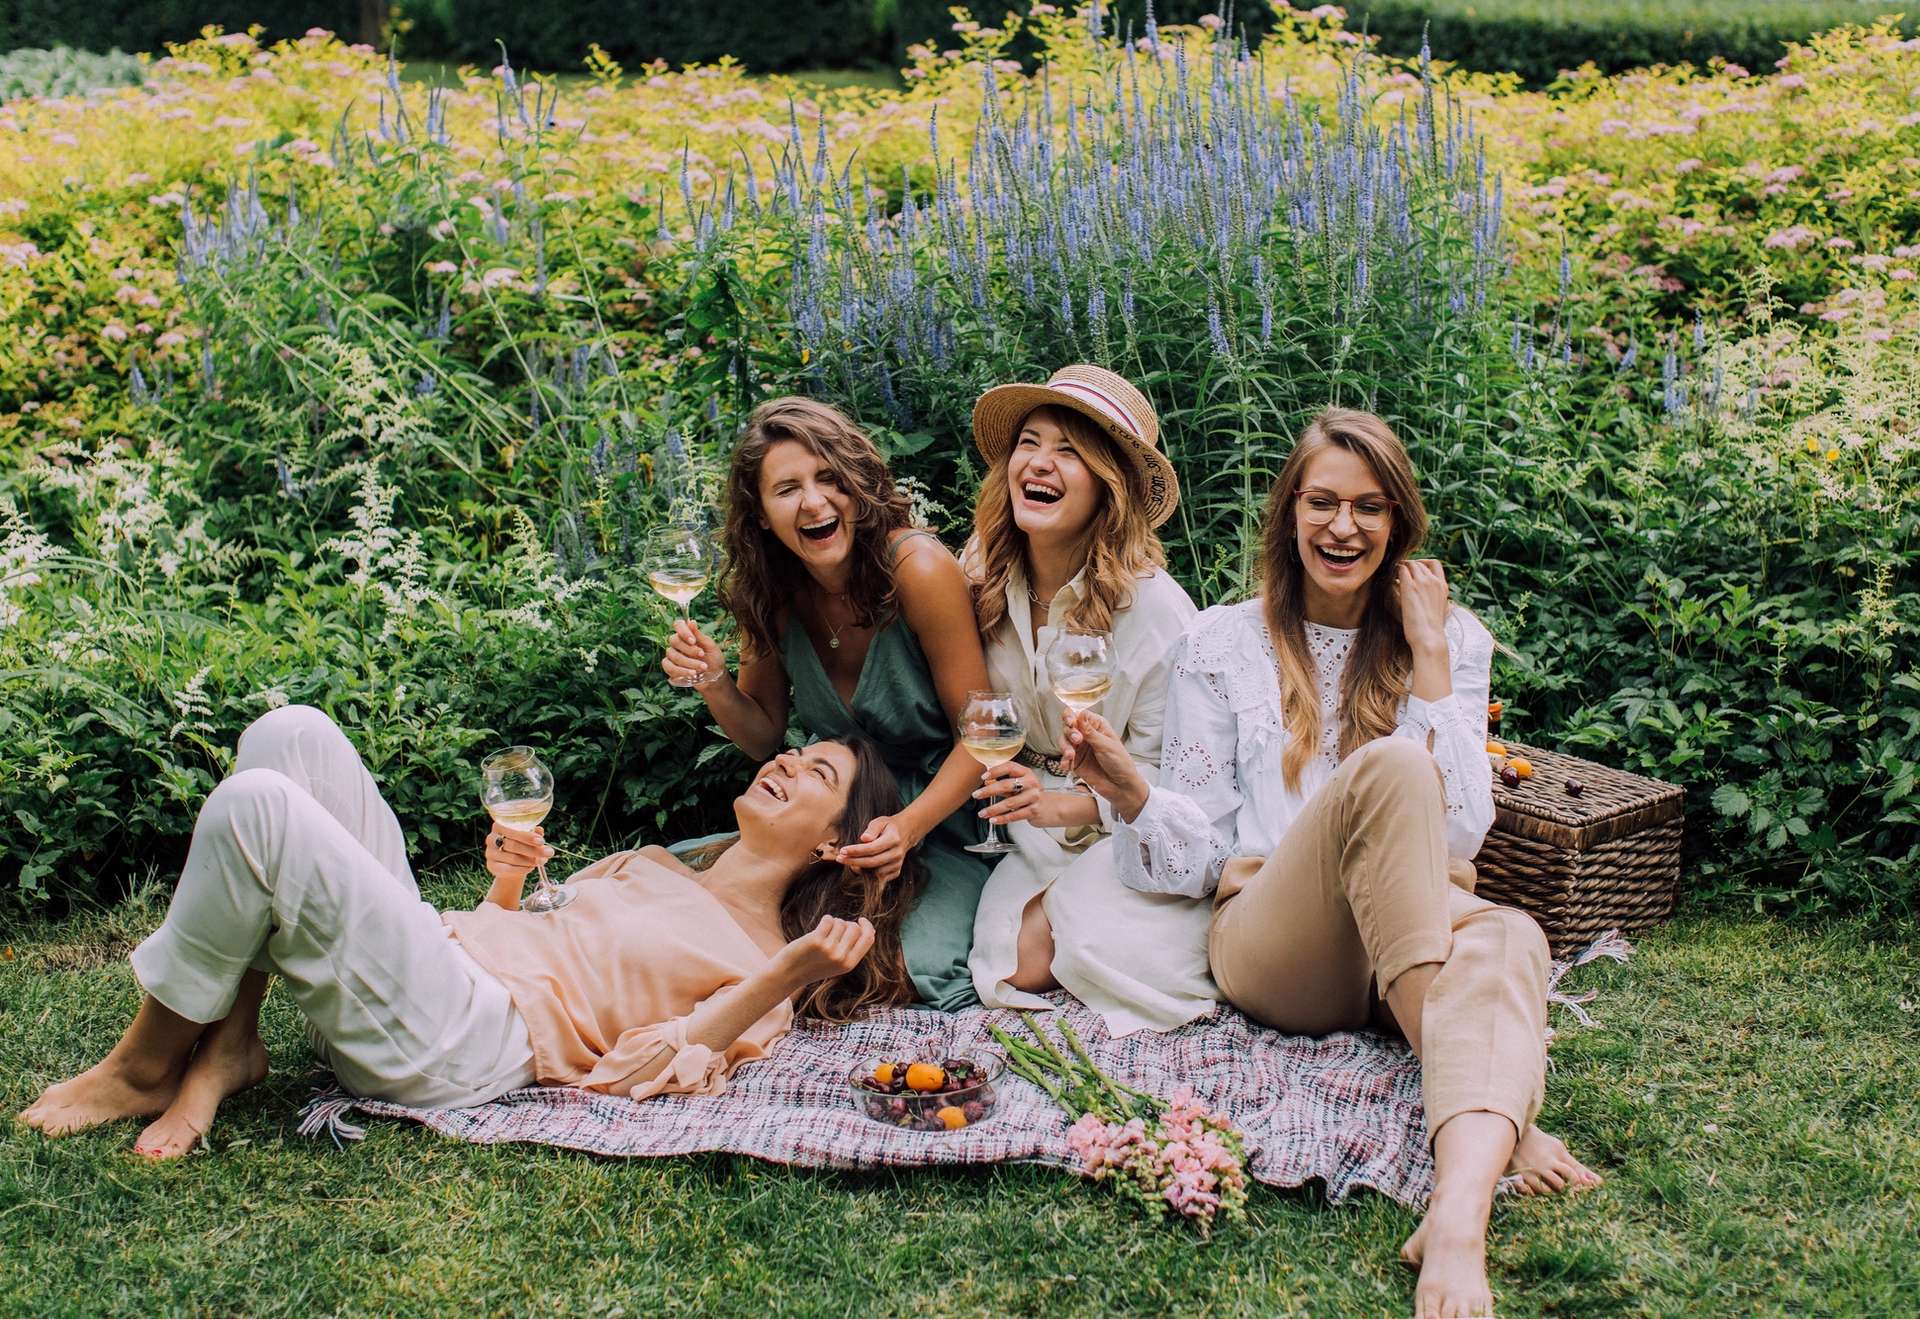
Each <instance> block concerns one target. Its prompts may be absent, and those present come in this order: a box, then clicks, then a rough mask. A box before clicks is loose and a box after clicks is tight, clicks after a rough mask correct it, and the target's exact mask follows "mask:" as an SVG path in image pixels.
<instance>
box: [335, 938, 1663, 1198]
mask: <svg viewBox="0 0 1920 1319" xmlns="http://www.w3.org/2000/svg"><path fill="white" fill-rule="evenodd" d="M1631 953H1632V946H1631V945H1630V944H1628V943H1627V942H1626V941H1625V940H1624V939H1621V938H1619V937H1618V933H1617V932H1616V931H1612V930H1609V931H1608V932H1607V933H1606V934H1604V935H1602V936H1601V937H1600V938H1598V939H1596V940H1595V941H1594V942H1593V944H1592V945H1591V946H1590V947H1588V948H1587V949H1586V950H1585V951H1584V952H1582V953H1580V954H1579V955H1578V956H1577V957H1574V958H1571V959H1568V960H1566V961H1556V962H1555V963H1553V967H1552V970H1551V972H1550V973H1549V976H1548V997H1549V999H1550V1000H1551V1001H1552V1002H1554V1003H1557V1004H1560V1005H1561V1006H1563V1007H1565V1008H1566V1009H1567V1010H1568V1011H1570V1012H1571V1013H1572V1014H1573V1015H1574V1016H1575V1017H1576V1018H1577V1019H1578V1020H1579V1021H1580V1022H1581V1023H1582V1024H1584V1025H1592V1024H1594V1023H1593V1019H1592V1017H1591V1016H1589V1015H1588V1013H1587V1012H1586V1010H1585V1007H1584V1005H1585V1004H1587V1003H1588V1002H1590V1001H1591V1000H1592V999H1593V997H1594V992H1593V991H1591V990H1588V991H1587V992H1585V993H1581V994H1567V993H1565V992H1563V991H1562V990H1561V988H1560V984H1561V980H1562V978H1563V977H1564V976H1565V975H1566V973H1567V972H1568V971H1569V970H1571V969H1572V968H1574V967H1576V966H1580V965H1582V964H1584V963H1587V962H1590V961H1592V960H1594V959H1595V958H1597V957H1609V958H1613V959H1614V960H1616V961H1622V962H1624V961H1626V960H1627V959H1628V957H1629V956H1630V955H1631ZM1047 997H1048V998H1050V999H1051V1000H1052V1001H1053V1002H1054V1003H1055V1005H1056V1011H1055V1012H1054V1013H1043V1014H1038V1015H1039V1016H1040V1017H1041V1019H1042V1020H1043V1021H1047V1020H1052V1021H1057V1020H1059V1019H1060V1018H1061V1017H1064V1018H1065V1020H1066V1021H1067V1022H1068V1023H1069V1024H1071V1025H1072V1027H1073V1029H1074V1030H1075V1031H1076V1032H1077V1033H1078V1034H1079V1036H1080V1039H1081V1041H1082V1042H1083V1043H1084V1044H1085V1045H1086V1046H1087V1050H1088V1052H1089V1053H1090V1054H1091V1055H1092V1056H1093V1059H1094V1061H1095V1062H1096V1063H1098V1064H1099V1066H1100V1069H1101V1070H1102V1071H1104V1072H1106V1073H1107V1075H1109V1076H1111V1077H1113V1078H1114V1079H1116V1080H1119V1081H1122V1082H1125V1083H1127V1084H1129V1085H1132V1086H1134V1087H1136V1088H1138V1089H1141V1090H1145V1091H1148V1092H1150V1093H1152V1094H1157V1095H1162V1096H1170V1095H1172V1094H1173V1092H1174V1091H1175V1090H1176V1089H1178V1088H1179V1087H1181V1086H1183V1085H1184V1086H1191V1087H1192V1088H1193V1092H1194V1094H1195V1095H1196V1096H1198V1097H1199V1098H1200V1099H1201V1100H1202V1101H1203V1102H1204V1103H1205V1104H1206V1105H1207V1106H1208V1107H1209V1108H1212V1109H1214V1110H1215V1111H1216V1112H1220V1113H1224V1114H1226V1115H1227V1117H1228V1118H1230V1119H1231V1120H1232V1121H1233V1124H1234V1125H1235V1126H1237V1127H1238V1128H1239V1129H1240V1131H1241V1132H1242V1133H1243V1134H1244V1135H1245V1137H1246V1149H1247V1172H1248V1174H1249V1175H1251V1176H1252V1177H1254V1178H1256V1179H1258V1180H1259V1181H1262V1182H1265V1183H1267V1184H1268V1185H1269V1186H1283V1187H1293V1186H1304V1185H1306V1184H1307V1183H1308V1182H1310V1181H1316V1180H1317V1181H1320V1182H1323V1183H1325V1185H1326V1192H1327V1199H1328V1200H1330V1201H1332V1202H1333V1203H1335V1204H1338V1203H1339V1202H1340V1201H1342V1200H1344V1199H1346V1198H1347V1196H1349V1195H1351V1194H1352V1193H1353V1192H1354V1191H1356V1190H1358V1189H1361V1188H1363V1187H1364V1188H1368V1189H1371V1190H1374V1191H1378V1192H1379V1193H1380V1194H1382V1195H1386V1196H1390V1197H1392V1198H1393V1199H1395V1200H1397V1201H1399V1202H1400V1203H1401V1204H1404V1205H1409V1206H1414V1207H1418V1206H1420V1205H1423V1204H1424V1203H1426V1199H1427V1196H1428V1194H1429V1193H1430V1192H1431V1191H1432V1189H1433V1159H1432V1157H1431V1155H1430V1153H1429V1151H1428V1149H1427V1139H1426V1130H1427V1128H1426V1111H1425V1108H1424V1106H1423V1104H1422V1102H1421V1098H1420V1064H1419V1060H1418V1059H1416V1058H1415V1057H1414V1056H1413V1054H1412V1052H1411V1051H1410V1050H1409V1049H1408V1048H1407V1046H1406V1045H1405V1044H1404V1043H1403V1042H1402V1041H1400V1040H1398V1039H1396V1038H1393V1037H1390V1036H1387V1035H1382V1034H1378V1033H1375V1032H1373V1031H1348V1032H1342V1033H1340V1034H1336V1035H1324V1036H1319V1037H1312V1036H1305V1035H1283V1034H1281V1033H1280V1032H1279V1031H1276V1030H1270V1029H1268V1028H1267V1027H1264V1026H1260V1025H1257V1024H1256V1023H1254V1022H1253V1021H1252V1020H1250V1019H1249V1018H1247V1017H1245V1016H1242V1015H1241V1014H1240V1013H1238V1012H1236V1011H1234V1010H1233V1009H1232V1008H1231V1007H1228V1006H1227V1005H1226V1004H1224V1003H1223V1004H1221V1005H1220V1006H1219V1007H1217V1008H1216V1009H1215V1010H1214V1013H1213V1015H1212V1016H1210V1017H1207V1018H1204V1019H1202V1020H1200V1021H1196V1022H1191V1023H1189V1024H1188V1025H1186V1026H1182V1027H1181V1028H1180V1029H1179V1030H1175V1031H1169V1032H1166V1033H1164V1034H1161V1033H1156V1032H1154V1031H1138V1032H1136V1033H1134V1034H1132V1035H1128V1036H1126V1037H1124V1038H1121V1039H1114V1038H1113V1037H1112V1036H1111V1035H1109V1034H1108V1033H1107V1028H1106V1025H1105V1024H1104V1023H1103V1022H1102V1021H1101V1019H1100V1016H1099V1014H1098V1013H1096V1012H1094V1011H1093V1010H1092V1009H1090V1008H1088V1007H1085V1006H1084V1005H1082V1004H1081V1003H1080V1002H1078V1001H1077V1000H1076V999H1074V998H1073V997H1072V996H1070V995H1068V994H1065V993H1054V994H1050V995H1048V996H1047ZM989 1023H992V1024H995V1025H998V1026H999V1027H1000V1028H1001V1029H1002V1030H1004V1031H1006V1032H1007V1033H1008V1034H1010V1035H1012V1036H1014V1037H1015V1038H1016V1039H1018V1038H1021V1037H1022V1035H1023V1027H1022V1026H1021V1025H1020V1021H1019V1017H1018V1015H1017V1014H1016V1013H1012V1012H1007V1011H1002V1010H990V1009H987V1008H972V1009H969V1010H967V1011H965V1012H957V1013H953V1014H947V1013H942V1012H929V1011H924V1010H919V1009H913V1008H903V1009H895V1010H893V1011H888V1012H880V1013H875V1014H874V1015H872V1016H870V1017H868V1018H866V1019H865V1020H862V1021H858V1022H854V1023H852V1024H850V1025H844V1026H836V1025H827V1024H825V1023H822V1022H817V1021H804V1020H803V1021H801V1022H799V1023H798V1024H797V1025H796V1026H795V1027H794V1030H793V1032H792V1033H791V1034H789V1035H788V1036H787V1037H786V1038H785V1039H783V1040H782V1041H781V1042H780V1043H779V1045H778V1046H777V1047H776V1048H775V1049H774V1051H773V1053H772V1055H771V1056H770V1057H768V1058H765V1059H762V1060H761V1061H758V1062H753V1063H748V1064H746V1065H745V1066H743V1067H741V1068H740V1069H739V1070H738V1071H736V1072H735V1073H734V1074H733V1076H732V1077H731V1078H730V1079H729V1080H728V1082H727V1089H726V1092H725V1093H724V1094H720V1095H690V1096H689V1095H663V1096H660V1097H657V1098H654V1099H648V1100H645V1101H635V1100H632V1099H624V1098H616V1097H615V1096H612V1095H601V1094H593V1093H590V1092H588V1091H585V1090H573V1089H567V1088H560V1087H556V1088H546V1087H536V1088H533V1089H528V1090H515V1091H513V1092H512V1093H510V1094H507V1095H503V1096H501V1097H500V1098H499V1099H496V1100H495V1101H494V1102H492V1103H490V1104H481V1105H479V1106H478V1107H476V1108H408V1107H406V1106H405V1105H403V1104H390V1103H387V1102H385V1101H382V1100H374V1099H359V1098H355V1097H354V1096H351V1095H347V1094H345V1093H343V1092H341V1091H340V1090H338V1089H333V1090H330V1091H328V1092H325V1093H322V1094H319V1095H317V1096H316V1097H315V1098H314V1100H313V1102H312V1103H310V1104H308V1105H307V1107H306V1109H305V1110H304V1112H303V1113H302V1121H301V1124H300V1131H301V1133H302V1134H304V1135H313V1136H317V1135H321V1134H330V1135H332V1136H333V1137H334V1138H335V1139H336V1140H342V1139H346V1140H357V1139H359V1138H360V1136H361V1135H362V1134H363V1128H360V1127H357V1126H355V1125H353V1124H352V1123H351V1122H349V1121H348V1120H347V1114H349V1113H350V1112H353V1111H355V1110H357V1111H359V1112H361V1113H366V1114H370V1115H373V1116H377V1117H397V1118H406V1119H408V1120H410V1121H414V1122H418V1123H420V1124H422V1125H423V1126H426V1127H429V1128H431V1129H432V1130H434V1131H437V1132H439V1133H441V1134H442V1135H446V1136H453V1137H456V1138H458V1139H460V1140H464V1141H470V1142H472V1143H474V1144H479V1145H492V1144H499V1143H503V1142H511V1141H528V1142H533V1143H536V1144H543V1145H557V1146H561V1147H564V1148H566V1149H576V1150H585V1151H588V1152H589V1153H593V1154H603V1155H609V1156H613V1157H619V1158H637V1157H641V1156H646V1155H661V1154H698V1153H725V1154H749V1155H752V1156H753V1157H755V1158H758V1159H766V1160H769V1161H771V1162H774V1163H789V1164H796V1165H799V1166H801V1167H807V1168H857V1169H873V1168H913V1167H927V1166H933V1165H943V1164H960V1163H999V1162H1004V1161H1010V1160H1011V1161H1018V1162H1024V1163H1044V1164H1052V1165H1054V1166H1055V1167H1060V1168H1069V1169H1074V1170H1078V1167H1079V1161H1078V1160H1077V1159H1076V1158H1075V1157H1074V1155H1073V1152H1072V1151H1071V1150H1070V1149H1069V1148H1068V1146H1067V1139H1066V1134H1067V1125H1068V1122H1067V1117H1066V1114H1065V1113H1064V1112H1062V1111H1061V1109H1060V1107H1059V1106H1058V1105H1057V1104H1055V1103H1054V1102H1053V1100H1052V1099H1051V1098H1050V1097H1049V1096H1048V1095H1047V1093H1046V1092H1045V1091H1043V1090H1041V1089H1040V1088H1039V1087H1037V1086H1035V1085H1032V1084H1030V1083H1028V1082H1026V1081H1023V1080H1021V1079H1020V1078H1019V1077H1017V1076H1015V1075H1013V1073H1011V1072H1008V1073H1007V1074H1006V1076H1005V1079H1004V1082H1003V1083H1002V1084H1001V1085H1000V1087H999V1090H1000V1102H999V1105H998V1106H997V1108H996V1109H995V1111H994V1113H993V1115H992V1116H991V1117H989V1118H987V1119H986V1120H984V1121H982V1122H979V1123H976V1124H974V1125H972V1126H969V1127H966V1128H963V1129H961V1130H959V1131H951V1132H918V1131H907V1130H902V1129H901V1128H898V1127H890V1126H886V1125H883V1124H881V1123H878V1122H875V1121H873V1120H871V1119H870V1118H868V1117H867V1116H866V1115H865V1114H864V1113H861V1112H860V1111H858V1110H856V1109H855V1108H854V1106H853V1100H852V1098H851V1095H850V1092H849V1090H848V1088H847V1081H846V1077H847V1073H848V1072H849V1071H850V1070H851V1069H852V1068H853V1067H854V1066H856V1065H859V1064H861V1063H863V1062H867V1061H870V1060H874V1059H880V1058H977V1057H980V1056H981V1055H983V1054H987V1053H991V1054H994V1055H996V1056H998V1055H1000V1054H1001V1053H1002V1052H1003V1051H1002V1050H1001V1048H1000V1045H999V1044H998V1042H997V1041H995V1040H994V1038H993V1036H992V1035H991V1034H989V1033H988V1030H987V1026H988V1024H989ZM1049 1034H1050V1035H1052V1036H1054V1037H1055V1038H1057V1037H1058V1032H1057V1031H1055V1030H1049ZM1547 1034H1548V1038H1549V1039H1551V1038H1552V1035H1553V1032H1552V1031H1551V1030H1549V1031H1548V1032H1547Z"/></svg>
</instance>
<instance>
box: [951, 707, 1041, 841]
mask: <svg viewBox="0 0 1920 1319" xmlns="http://www.w3.org/2000/svg"><path fill="white" fill-rule="evenodd" d="M1026 744H1027V726H1026V724H1025V723H1024V722H1023V721H1022V720H1021V718H1020V706H1019V703H1018V702H1017V701H1015V700H1014V699H1013V693H1012V692H996V691H973V692H968V693H967V704H966V708H965V709H963V710H961V711H960V745H961V746H963V747H965V748H966V749H967V751H968V753H969V754H971V755H972V756H973V758H974V759H975V760H977V761H979V762H980V764H981V765H982V767H983V770H982V774H981V777H982V778H983V779H984V778H985V777H986V775H985V771H986V770H990V769H992V768H993V767H994V766H995V765H1004V764H1005V763H1006V762H1007V761H1009V760H1012V759H1013V758H1014V757H1015V756H1017V755H1019V754H1020V749H1021V748H1022V747H1024V746H1025V745H1026ZM1015 846H1016V845H1015V844H1014V843H1011V842H1009V841H1007V839H1006V838H1004V837H1003V836H1002V835H1001V833H1000V826H999V825H998V824H996V823H994V822H992V821H988V823H987V836H986V838H985V840H984V841H982V842H978V843H970V844H968V846H967V851H969V852H979V853H981V854H983V855H986V856H998V855H1000V854H1001V853H1003V852H1011V851H1013V850H1014V849H1015Z"/></svg>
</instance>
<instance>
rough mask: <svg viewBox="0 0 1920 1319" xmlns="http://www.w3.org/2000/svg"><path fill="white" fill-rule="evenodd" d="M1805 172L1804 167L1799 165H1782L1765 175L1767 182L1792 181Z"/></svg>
mask: <svg viewBox="0 0 1920 1319" xmlns="http://www.w3.org/2000/svg"><path fill="white" fill-rule="evenodd" d="M1806 172H1807V171H1806V168H1805V167H1804V166H1801V165H1782V166H1781V167H1780V168H1779V169H1777V170H1775V171H1773V173H1771V174H1769V175H1767V182H1768V183H1792V182H1793V181H1794V180H1795V179H1797V178H1799V177H1800V176H1801V175H1803V174H1805V173H1806Z"/></svg>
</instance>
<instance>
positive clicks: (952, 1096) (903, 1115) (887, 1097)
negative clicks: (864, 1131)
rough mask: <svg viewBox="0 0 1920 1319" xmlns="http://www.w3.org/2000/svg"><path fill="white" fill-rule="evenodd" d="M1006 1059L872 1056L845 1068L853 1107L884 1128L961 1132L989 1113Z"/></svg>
mask: <svg viewBox="0 0 1920 1319" xmlns="http://www.w3.org/2000/svg"><path fill="white" fill-rule="evenodd" d="M1005 1070H1006V1061H1005V1060H1004V1059H1001V1058H997V1057H995V1056H993V1055H992V1054H985V1055H983V1056H981V1057H978V1058H943V1059H940V1060H938V1061H934V1060H930V1059H918V1060H915V1059H909V1058H875V1059H872V1060H870V1061H868V1062H864V1063H861V1064H860V1065H859V1066H858V1067H855V1068H854V1069H853V1070H852V1071H851V1072H849V1073H847V1087H848V1089H849V1091H851V1093H852V1095H853V1106H854V1107H855V1108H857V1109H859V1110H860V1111H861V1112H862V1113H865V1114H866V1115H867V1116H868V1117H870V1118H872V1119H873V1120H874V1121H875V1122H884V1123H886V1124H887V1125H888V1126H890V1127H904V1128H906V1129H907V1130H909V1131H962V1130H964V1129H966V1128H967V1127H971V1126H976V1125H978V1124H979V1123H981V1122H984V1121H986V1120H987V1119H988V1118H989V1117H991V1116H992V1115H993V1109H994V1106H995V1105H996V1104H997V1103H999V1101H1000V1094H999V1084H998V1083H999V1080H1000V1075H1001V1073H1002V1072H1003V1071H1005Z"/></svg>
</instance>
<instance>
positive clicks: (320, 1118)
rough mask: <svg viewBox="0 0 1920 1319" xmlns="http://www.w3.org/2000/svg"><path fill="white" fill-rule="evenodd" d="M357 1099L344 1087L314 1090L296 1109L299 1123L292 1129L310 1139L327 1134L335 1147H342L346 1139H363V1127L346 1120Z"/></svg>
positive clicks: (364, 1136) (344, 1146) (316, 1138)
mask: <svg viewBox="0 0 1920 1319" xmlns="http://www.w3.org/2000/svg"><path fill="white" fill-rule="evenodd" d="M358 1102H359V1101H358V1100H356V1099H355V1098H354V1097H353V1096H352V1095H350V1094H348V1093H346V1092H345V1091H344V1090H338V1089H334V1090H316V1091H315V1092H314V1095H313V1098H311V1099H309V1100H308V1101H307V1103H306V1107H304V1108H302V1109H301V1110H300V1125H299V1126H298V1127H296V1128H295V1130H296V1131H298V1132H299V1133H300V1134H301V1135H302V1136H305V1137H307V1138H308V1139H310V1140H318V1139H319V1138H320V1137H321V1136H331V1137H333V1144H334V1148H335V1149H344V1148H346V1143H347V1142H348V1141H357V1140H365V1139H366V1135H367V1129H366V1128H365V1127H362V1126H358V1125H356V1124H354V1123H352V1122H349V1121H347V1114H349V1113H351V1112H352V1111H353V1107H354V1105H355V1104H356V1103H358Z"/></svg>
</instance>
